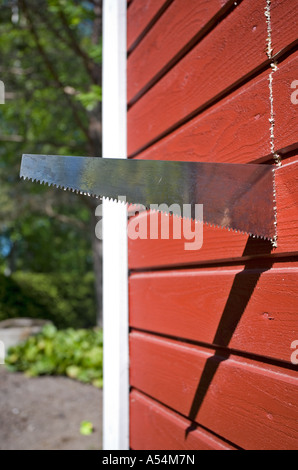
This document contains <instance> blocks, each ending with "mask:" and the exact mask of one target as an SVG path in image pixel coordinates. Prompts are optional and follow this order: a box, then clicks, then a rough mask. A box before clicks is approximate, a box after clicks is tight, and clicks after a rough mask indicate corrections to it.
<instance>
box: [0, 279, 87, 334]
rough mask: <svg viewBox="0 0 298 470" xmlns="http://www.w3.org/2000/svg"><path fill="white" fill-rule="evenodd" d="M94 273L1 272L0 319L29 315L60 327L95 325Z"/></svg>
mask: <svg viewBox="0 0 298 470" xmlns="http://www.w3.org/2000/svg"><path fill="white" fill-rule="evenodd" d="M94 296H95V294H94V275H93V273H87V274H85V275H84V276H82V277H81V276H77V277H75V276H74V275H73V274H72V273H71V274H59V275H57V274H39V273H38V274H37V273H26V272H21V271H20V272H16V273H14V274H12V276H10V277H5V276H4V275H0V320H5V319H7V318H18V317H30V318H43V319H45V320H51V321H52V322H53V323H54V324H55V325H56V326H57V327H59V328H67V327H73V328H86V327H90V326H94V325H95V324H96V318H95V317H96V311H95V298H94Z"/></svg>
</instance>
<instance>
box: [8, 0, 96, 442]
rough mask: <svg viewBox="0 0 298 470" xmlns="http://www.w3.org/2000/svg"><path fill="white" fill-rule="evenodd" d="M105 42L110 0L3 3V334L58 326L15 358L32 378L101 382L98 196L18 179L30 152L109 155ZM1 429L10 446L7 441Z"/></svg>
mask: <svg viewBox="0 0 298 470" xmlns="http://www.w3.org/2000/svg"><path fill="white" fill-rule="evenodd" d="M101 37H102V2H101V0H90V1H82V0H81V1H79V0H0V80H1V81H2V82H4V85H5V104H3V105H0V322H3V321H4V323H2V325H1V323H0V331H1V328H2V330H4V329H8V328H12V327H18V328H20V327H22V324H20V323H14V322H13V321H12V322H11V321H10V322H8V320H13V319H20V318H29V319H31V320H32V319H43V320H46V321H48V322H49V323H47V324H46V326H45V327H43V329H42V331H41V332H40V333H39V334H38V335H37V336H34V337H31V338H30V339H29V340H27V341H26V342H25V343H24V342H23V343H22V344H21V345H20V346H17V347H16V348H14V349H12V350H11V351H9V354H8V357H7V359H6V362H7V365H8V368H9V369H10V371H12V372H16V371H22V372H25V373H26V379H25V378H24V380H27V377H28V376H31V377H32V376H45V375H53V376H56V375H64V376H68V377H70V378H71V379H78V380H79V381H80V382H86V383H90V384H92V385H90V390H91V387H94V386H95V387H99V388H100V387H101V386H102V370H101V366H102V332H101V327H102V311H101V304H102V302H101V295H102V292H101V285H102V277H101V276H102V269H101V242H100V241H99V240H98V239H97V238H96V237H95V230H94V228H95V224H96V222H97V221H98V219H97V220H95V215H94V213H95V205H96V204H97V203H96V200H94V199H92V198H88V197H83V196H77V195H74V194H72V193H70V192H67V191H65V192H64V191H59V190H56V189H53V188H48V187H45V186H41V185H39V184H36V183H35V184H32V183H29V182H25V181H20V179H19V169H20V162H21V156H22V154H23V153H36V154H54V155H85V156H97V157H100V156H101V59H102V58H101V54H102V48H101ZM33 323H34V322H33ZM37 323H38V322H37ZM25 326H26V325H25ZM95 327H96V328H95ZM40 329H41V328H40ZM27 330H28V325H27ZM38 331H39V330H38ZM0 339H1V333H0ZM0 369H1V374H2V376H1V375H0V380H1V379H2V380H1V385H0V408H1V416H2V417H3V416H4V415H3V413H4V411H5V410H6V405H5V404H6V403H7V399H5V393H4V392H3V393H2V391H3V390H2V389H1V386H4V385H3V384H4V382H5V380H4V379H3V377H4V375H3V373H4V372H3V366H0ZM10 373H11V372H10ZM5 374H7V372H6V371H5ZM8 376H9V377H12V376H11V375H8ZM8 376H7V375H5V378H6V384H7V383H8V380H11V379H7V377H8ZM18 380H20V379H19V376H18ZM36 380H38V379H36ZM40 380H45V377H43V378H42V379H40ZM62 380H64V379H62ZM66 380H67V379H66ZM68 380H70V379H68ZM30 383H31V384H32V382H30ZM39 383H40V382H39ZM67 383H68V382H67ZM26 384H27V385H24V386H29V385H28V383H27V382H26ZM71 384H73V382H71ZM76 385H77V384H76ZM78 385H80V386H81V384H78ZM19 386H21V385H19ZM30 386H31V385H30ZM86 390H87V388H86V387H85V388H84V393H87V392H86ZM88 390H89V387H88ZM96 392H98V390H96ZM11 393H12V392H11V391H8V392H7V394H8V396H9V397H11V396H12V395H11ZM92 393H94V389H93V388H92ZM53 395H55V393H54V394H53ZM95 397H96V398H95V400H97V399H98V395H95ZM87 399H88V398H87ZM11 406H13V405H11ZM98 407H99V402H98ZM2 408H3V409H2ZM62 408H63V405H61V409H62ZM16 409H18V408H16ZM3 410H4V411H3ZM5 413H6V411H5ZM9 413H10V411H9ZM9 413H8V418H7V422H9V417H11V416H10V414H9ZM21 413H22V411H21V410H19V414H21ZM61 413H62V414H63V411H61ZM90 413H91V415H92V411H91V410H90ZM17 415H18V413H17V412H15V414H14V415H13V416H14V417H16V416H17ZM28 419H29V418H28ZM28 419H27V421H28ZM61 419H62V418H61ZM63 419H64V418H63ZM25 421H26V419H25ZM64 421H67V420H66V418H65V419H64ZM7 426H8V424H7V423H6V427H7ZM28 426H29V425H28ZM32 426H33V428H34V425H32V424H31V428H32ZM74 426H76V425H74ZM24 429H27V428H24ZM27 431H28V429H27ZM91 431H92V430H91ZM93 431H94V430H93ZM3 433H4V430H3V427H2V434H1V431H0V448H7V447H9V444H8V443H7V444H5V443H3V439H4V437H3V436H4V434H5V433H4V434H3ZM19 434H20V436H21V438H22V436H23V441H24V445H26V442H25V437H24V432H20V433H19ZM27 434H28V432H27ZM29 434H30V433H29ZM83 434H84V432H83ZM5 435H7V436H9V432H6V434H5ZM7 439H8V437H7ZM96 439H99V436H96ZM32 442H33V441H32ZM35 442H36V441H35ZM49 442H50V441H49ZM67 442H68V441H67ZM95 442H97V441H95ZM60 444H61V443H60ZM60 444H59V445H60ZM27 445H28V446H30V444H29V443H27ZM32 445H33V444H32ZM35 445H36V444H35ZM48 445H49V446H51V445H52V446H53V445H54V444H53V443H52V441H51V443H50V444H48ZM59 445H58V441H57V443H56V447H57V446H58V447H59ZM67 445H68V444H67ZM69 445H70V444H69ZM73 445H74V444H73ZM76 445H79V444H78V443H77V444H76ZM88 445H89V444H88ZM94 445H95V447H96V444H94ZM98 445H99V444H98ZM5 446H6V447H5ZM91 447H92V446H91Z"/></svg>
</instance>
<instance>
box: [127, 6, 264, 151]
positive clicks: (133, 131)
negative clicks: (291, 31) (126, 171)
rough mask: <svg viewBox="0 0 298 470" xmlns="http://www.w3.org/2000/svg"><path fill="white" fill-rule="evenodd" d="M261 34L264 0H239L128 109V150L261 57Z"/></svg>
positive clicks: (196, 106) (239, 76)
mask: <svg viewBox="0 0 298 470" xmlns="http://www.w3.org/2000/svg"><path fill="white" fill-rule="evenodd" d="M266 37H267V28H266V22H265V18H264V0H246V1H245V2H242V3H241V4H240V5H239V7H237V8H236V9H235V10H234V11H233V12H232V13H231V14H230V15H229V16H228V17H227V18H225V19H224V20H223V21H222V22H221V23H220V24H219V25H218V27H217V28H216V29H215V30H214V31H212V32H211V33H210V34H209V35H208V36H207V37H205V38H204V39H203V40H202V41H201V42H200V43H199V44H198V45H197V46H196V47H195V48H194V49H192V51H191V52H190V53H189V54H188V55H187V56H186V57H184V58H183V59H182V60H181V61H180V62H179V63H178V64H177V65H176V66H175V67H174V68H173V69H172V70H171V71H170V72H169V73H168V74H167V75H166V76H165V77H163V78H162V79H161V80H160V81H159V82H158V83H157V84H156V85H155V86H154V87H153V88H152V89H151V90H149V92H148V93H147V94H146V95H145V96H144V97H142V98H141V99H140V100H139V101H138V102H137V103H136V104H135V105H134V106H133V107H132V108H131V109H130V110H129V112H128V154H129V155H131V154H133V153H135V152H136V151H138V150H139V149H141V148H142V147H143V146H144V145H147V144H148V143H149V142H151V141H152V140H154V139H156V138H157V137H158V136H160V135H161V134H162V133H164V132H166V131H168V130H169V129H171V128H172V126H174V125H176V124H177V123H179V122H181V121H182V120H183V119H185V118H186V117H188V116H189V115H191V114H192V113H193V112H195V111H196V110H198V109H199V108H200V107H201V106H202V105H204V104H206V103H207V102H208V101H209V100H211V99H212V98H214V97H215V96H217V95H219V94H220V93H221V92H223V91H224V90H227V89H228V88H229V87H231V86H232V85H233V84H235V83H236V82H238V81H239V80H240V79H242V78H243V77H244V76H246V75H247V74H249V73H250V72H251V71H252V70H254V69H256V68H257V67H259V66H260V65H261V64H263V63H264V62H266V59H267V56H266V54H265V52H264V47H265V44H266ZM244 38H245V40H244Z"/></svg>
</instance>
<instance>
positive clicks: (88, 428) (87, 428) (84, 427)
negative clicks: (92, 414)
mask: <svg viewBox="0 0 298 470" xmlns="http://www.w3.org/2000/svg"><path fill="white" fill-rule="evenodd" d="M93 431H94V428H93V424H92V423H91V422H90V421H82V422H81V426H80V433H81V434H82V436H90V434H92V433H93Z"/></svg>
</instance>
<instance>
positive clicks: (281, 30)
mask: <svg viewBox="0 0 298 470" xmlns="http://www.w3.org/2000/svg"><path fill="white" fill-rule="evenodd" d="M297 16H298V3H297V0H274V1H272V2H271V24H272V46H273V54H277V53H278V52H279V51H280V50H281V49H284V48H285V47H286V46H288V45H289V44H291V43H292V42H294V41H296V40H297V30H298V19H297Z"/></svg>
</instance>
